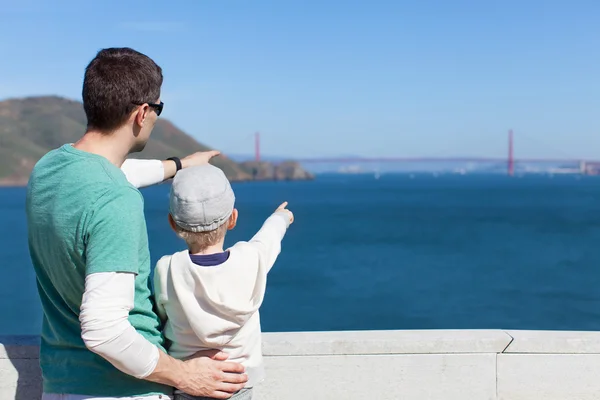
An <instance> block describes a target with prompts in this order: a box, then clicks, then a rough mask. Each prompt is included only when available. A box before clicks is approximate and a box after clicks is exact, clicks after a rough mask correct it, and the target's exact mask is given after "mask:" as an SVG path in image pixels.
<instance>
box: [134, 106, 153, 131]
mask: <svg viewBox="0 0 600 400" xmlns="http://www.w3.org/2000/svg"><path fill="white" fill-rule="evenodd" d="M149 111H150V106H148V104H144V105H143V106H140V107H138V108H137V110H136V111H134V117H133V118H134V120H133V122H134V123H135V124H136V125H137V126H138V127H139V128H141V127H142V126H144V122H145V121H146V118H148V112H149Z"/></svg>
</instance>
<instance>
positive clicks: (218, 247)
mask: <svg viewBox="0 0 600 400" xmlns="http://www.w3.org/2000/svg"><path fill="white" fill-rule="evenodd" d="M223 244H224V241H222V242H220V243H217V244H215V245H214V246H210V247H207V248H206V249H204V250H200V249H198V248H194V246H189V247H188V250H189V251H190V254H192V255H197V256H203V255H209V254H219V253H223V251H224V250H223Z"/></svg>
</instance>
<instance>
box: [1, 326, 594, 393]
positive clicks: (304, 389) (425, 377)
mask: <svg viewBox="0 0 600 400" xmlns="http://www.w3.org/2000/svg"><path fill="white" fill-rule="evenodd" d="M263 343H264V348H263V351H264V354H265V361H266V368H267V374H268V376H267V380H266V381H265V382H264V383H263V384H262V385H260V386H259V387H258V388H257V396H256V398H259V399H277V400H280V399H283V400H296V399H297V400H313V399H315V400H320V399H344V400H352V399H357V400H358V399H360V400H365V399H366V400H371V399H377V400H387V399H403V400H409V399H419V400H424V399H440V400H442V399H443V400H452V399H461V400H471V399H472V400H478V399H481V400H484V399H485V400H488V399H490V400H491V399H502V400H520V399H527V400H531V399H544V400H552V399H561V400H565V399H574V400H575V399H577V400H586V399H600V332H548V331H503V330H479V331H478V330H470V331H468V330H465V331H450V330H432V331H360V332H305V333H265V334H263ZM37 357H38V347H37V339H36V338H30V337H20V338H19V337H10V338H0V400H8V399H11V400H12V399H15V398H16V399H18V400H25V399H27V400H34V399H38V398H39V396H40V394H39V393H40V390H41V389H40V376H39V367H38V359H37Z"/></svg>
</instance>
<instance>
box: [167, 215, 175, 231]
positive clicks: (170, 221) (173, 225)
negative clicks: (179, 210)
mask: <svg viewBox="0 0 600 400" xmlns="http://www.w3.org/2000/svg"><path fill="white" fill-rule="evenodd" d="M169 225H171V229H173V231H175V232H176V233H177V225H175V220H174V219H173V217H172V216H171V214H170V213H169Z"/></svg>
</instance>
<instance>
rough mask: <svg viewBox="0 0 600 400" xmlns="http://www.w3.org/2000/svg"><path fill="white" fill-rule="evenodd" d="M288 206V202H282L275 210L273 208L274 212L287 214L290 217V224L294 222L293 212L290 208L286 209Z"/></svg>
mask: <svg viewBox="0 0 600 400" xmlns="http://www.w3.org/2000/svg"><path fill="white" fill-rule="evenodd" d="M287 206H288V202H287V201H286V202H283V203H282V204H281V205H280V206H279V207H277V210H275V212H276V213H283V214H286V215H287V216H288V218H289V219H290V225H291V224H293V223H294V213H292V212H291V211H290V210H288V209H287Z"/></svg>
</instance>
